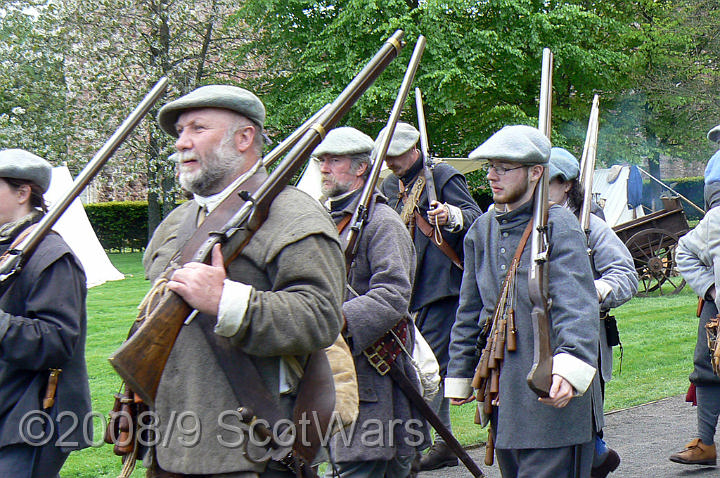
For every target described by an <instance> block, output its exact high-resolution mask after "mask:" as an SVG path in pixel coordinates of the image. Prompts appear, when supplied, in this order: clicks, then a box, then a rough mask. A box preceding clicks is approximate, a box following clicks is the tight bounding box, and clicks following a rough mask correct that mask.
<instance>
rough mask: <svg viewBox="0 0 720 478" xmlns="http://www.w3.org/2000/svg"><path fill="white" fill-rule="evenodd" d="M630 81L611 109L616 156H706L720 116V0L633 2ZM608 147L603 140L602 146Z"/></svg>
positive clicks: (609, 134) (652, 160)
mask: <svg viewBox="0 0 720 478" xmlns="http://www.w3.org/2000/svg"><path fill="white" fill-rule="evenodd" d="M630 5H631V8H632V18H633V21H632V23H631V24H630V25H631V29H629V30H628V33H627V36H626V37H625V41H626V42H627V43H628V45H629V46H630V47H632V49H633V55H632V57H631V65H630V66H631V68H630V73H631V75H632V77H631V87H630V88H628V89H626V90H625V91H624V92H622V93H619V94H618V95H617V101H616V102H615V104H614V105H613V108H612V110H611V111H610V112H609V115H607V116H606V119H607V121H606V126H607V127H608V128H607V130H606V131H605V132H606V134H605V135H602V134H601V136H605V137H606V138H610V139H611V141H608V142H606V143H605V145H604V146H605V152H606V153H607V154H608V155H609V156H611V157H613V161H611V162H633V163H645V162H646V161H647V162H648V163H649V166H650V167H651V168H654V169H656V170H657V163H658V162H659V158H660V155H665V156H667V157H669V158H671V160H686V161H697V160H700V161H706V160H707V159H708V158H709V157H710V155H711V154H712V152H713V150H714V149H715V145H713V144H711V143H710V142H709V141H707V140H706V139H705V134H706V133H707V131H708V130H709V129H710V128H712V127H713V126H715V125H716V124H718V123H719V122H720V103H718V101H717V92H718V88H719V87H720V72H719V71H718V66H719V65H718V51H720V35H719V34H718V28H717V25H718V23H719V22H720V5H719V4H718V3H717V2H715V1H712V0H680V1H675V0H672V1H671V0H661V1H658V0H640V1H637V2H632V3H631V4H630ZM601 149H602V148H601Z"/></svg>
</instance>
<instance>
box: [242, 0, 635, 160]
mask: <svg viewBox="0 0 720 478" xmlns="http://www.w3.org/2000/svg"><path fill="white" fill-rule="evenodd" d="M620 15H621V12H616V11H615V10H614V9H613V8H612V6H608V5H605V4H602V5H600V6H598V5H594V4H590V5H588V4H587V3H586V2H562V3H554V2H540V1H528V0H488V1H484V2H477V1H469V0H446V1H439V0H428V1H425V2H420V3H417V2H413V1H402V0H386V1H383V2H375V1H371V2H366V1H357V0H340V1H320V2H318V1H304V0H289V1H288V0H282V1H280V0H257V1H251V2H245V3H244V4H242V5H241V7H240V9H239V11H238V13H237V16H238V17H239V18H243V19H244V20H245V21H246V22H247V23H248V24H249V25H250V26H251V27H252V28H254V29H256V30H257V31H258V35H257V37H256V38H255V39H254V40H253V41H251V42H249V43H247V44H246V45H243V47H242V48H240V49H238V50H237V55H238V58H239V59H245V58H250V59H256V58H261V59H262V61H263V62H264V64H265V67H266V74H265V75H263V76H261V77H257V78H255V79H251V80H250V82H249V84H250V86H251V87H252V88H254V89H255V90H257V91H258V92H259V93H260V94H261V95H262V97H263V99H264V101H265V102H266V104H267V106H268V111H269V124H270V125H272V126H273V127H274V128H276V130H278V131H279V132H281V133H285V132H287V131H288V130H289V129H291V128H292V126H294V125H297V124H299V123H300V122H301V120H302V119H304V118H306V117H308V116H309V115H310V114H311V112H312V111H315V110H317V109H318V108H320V107H321V106H322V105H323V104H325V103H327V102H329V101H331V100H332V99H333V97H334V95H336V94H337V93H338V92H339V91H340V90H341V89H342V88H343V87H344V86H345V85H346V84H347V83H348V82H349V81H350V79H351V78H352V77H353V75H354V74H356V73H357V72H358V71H359V69H360V68H361V66H362V64H363V63H364V62H365V61H366V60H367V59H368V58H370V57H371V56H372V54H373V53H374V52H375V51H376V50H377V49H378V48H379V46H380V44H381V42H382V41H383V40H384V39H385V38H387V37H388V36H389V35H390V34H392V32H393V31H395V30H396V29H398V28H402V29H404V30H405V32H406V35H405V39H406V41H407V42H408V43H409V45H408V47H407V48H406V49H405V51H403V53H402V55H401V57H400V58H399V59H398V60H396V61H395V62H393V64H392V65H391V66H390V67H389V68H388V70H387V71H386V72H385V73H384V74H383V76H382V77H381V78H380V79H379V80H378V81H377V83H376V84H375V86H374V87H373V88H371V89H370V90H369V91H368V93H366V95H365V96H364V97H363V98H362V99H361V100H360V102H359V104H358V105H357V106H356V107H355V108H354V109H353V111H352V112H351V113H350V114H349V115H348V116H347V119H346V122H347V123H349V124H352V125H354V126H357V127H359V128H361V129H364V130H365V131H367V132H368V133H370V134H377V133H378V131H379V130H380V128H381V127H382V126H383V124H384V123H385V121H386V119H387V115H388V112H389V110H390V107H391V105H392V103H393V101H394V97H395V95H396V93H397V89H398V87H399V84H400V81H401V79H402V74H403V72H404V69H405V67H406V65H407V61H408V59H409V56H410V51H411V50H412V46H413V44H414V42H415V39H416V38H417V36H418V35H419V34H423V35H425V36H426V37H427V41H428V46H427V49H426V51H425V54H424V57H423V61H422V63H421V65H420V69H419V71H418V74H417V77H416V81H415V84H416V86H419V87H420V88H421V89H422V90H423V92H424V96H425V102H426V116H427V122H428V129H429V136H430V141H431V143H432V146H431V149H432V151H433V152H434V153H435V154H438V155H440V156H464V155H466V154H467V153H468V152H469V151H470V150H471V149H472V148H474V147H476V146H477V145H478V144H480V143H481V142H482V141H483V140H485V139H486V138H487V137H488V136H489V135H490V134H492V133H493V132H494V131H496V130H497V129H499V128H500V127H502V126H503V125H506V124H512V123H526V124H536V122H537V97H538V91H539V84H540V63H541V54H542V48H543V47H546V46H547V47H550V48H551V49H553V51H554V52H555V58H556V67H555V71H556V75H555V95H556V101H555V111H554V114H553V119H554V121H555V131H556V136H555V138H554V140H555V142H556V143H558V144H566V143H568V142H570V141H572V142H573V144H575V143H580V144H582V138H584V128H583V130H582V131H583V132H582V134H581V135H578V132H577V131H576V129H577V128H575V129H573V128H570V129H567V128H566V125H567V124H569V123H571V122H572V121H574V120H578V121H579V120H580V119H582V120H583V121H585V122H586V121H587V116H588V114H589V105H590V102H591V99H592V94H593V93H594V92H595V91H606V90H611V89H612V88H613V87H616V86H617V85H618V84H619V81H618V78H623V77H624V76H623V75H622V73H623V72H624V71H625V67H626V66H627V64H628V57H627V54H626V53H625V51H624V49H623V46H622V45H621V44H618V41H617V40H616V38H617V37H618V36H619V35H620V34H621V33H622V31H623V29H624V27H623V24H622V23H621V22H619V21H618V19H617V18H616V17H619V16H620ZM404 119H406V120H408V121H411V122H414V121H415V114H414V112H413V108H412V106H411V104H410V102H408V105H407V107H406V109H405V113H404ZM576 135H578V136H579V137H580V139H579V140H578V138H575V137H574V136H576Z"/></svg>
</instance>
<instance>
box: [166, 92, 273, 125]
mask: <svg viewBox="0 0 720 478" xmlns="http://www.w3.org/2000/svg"><path fill="white" fill-rule="evenodd" d="M197 108H224V109H226V110H230V111H234V112H236V113H238V114H241V115H243V116H245V117H246V118H248V119H249V120H252V121H253V122H254V123H256V124H258V125H259V126H260V128H262V127H263V124H264V123H265V106H264V105H263V104H262V101H260V98H258V97H257V96H255V95H254V94H253V93H251V92H250V91H248V90H246V89H244V88H240V87H237V86H229V85H208V86H201V87H200V88H198V89H196V90H194V91H191V92H190V93H188V94H187V95H185V96H181V97H180V98H178V99H176V100H175V101H171V102H170V103H168V104H166V105H165V106H163V107H162V108H160V111H159V112H158V124H159V125H160V128H162V130H163V131H165V132H166V133H167V134H169V135H171V136H175V137H177V135H178V134H177V131H176V130H175V123H176V122H177V119H178V116H180V115H181V114H182V113H183V112H184V111H186V110H191V109H197Z"/></svg>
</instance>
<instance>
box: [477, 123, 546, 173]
mask: <svg viewBox="0 0 720 478" xmlns="http://www.w3.org/2000/svg"><path fill="white" fill-rule="evenodd" d="M549 157H550V140H549V139H547V138H546V137H545V135H544V134H542V133H541V132H540V130H538V129H537V128H533V127H532V126H525V125H514V126H505V127H504V128H503V129H501V130H500V131H498V132H497V133H495V134H494V135H492V136H490V138H488V139H487V141H485V142H484V143H483V144H481V145H480V146H478V147H477V148H475V149H474V150H473V151H472V152H471V153H470V155H469V156H468V158H470V159H477V160H485V161H512V162H514V163H519V164H546V163H547V162H548V158H549Z"/></svg>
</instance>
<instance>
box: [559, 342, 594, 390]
mask: <svg viewBox="0 0 720 478" xmlns="http://www.w3.org/2000/svg"><path fill="white" fill-rule="evenodd" d="M552 373H553V375H560V376H561V377H562V378H564V379H565V380H567V381H568V382H570V385H572V386H573V387H574V388H575V393H576V395H578V396H580V395H582V394H584V393H585V392H586V391H587V389H588V387H589V386H590V384H591V383H592V381H593V378H594V377H595V367H593V366H592V365H588V364H586V363H585V362H583V361H582V360H580V359H579V358H577V357H574V356H572V355H570V354H567V353H560V354H557V355H555V356H554V357H553V367H552Z"/></svg>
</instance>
